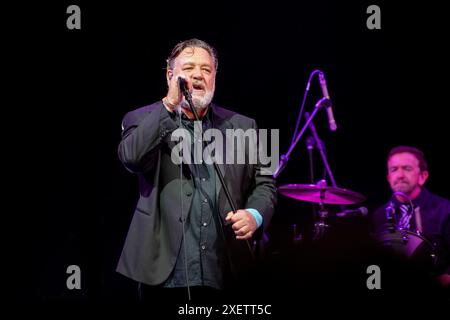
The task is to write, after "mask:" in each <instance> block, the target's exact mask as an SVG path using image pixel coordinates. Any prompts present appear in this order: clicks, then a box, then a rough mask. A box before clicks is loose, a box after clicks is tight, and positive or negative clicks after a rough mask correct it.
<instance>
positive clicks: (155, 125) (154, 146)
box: [118, 105, 177, 173]
mask: <svg viewBox="0 0 450 320" xmlns="http://www.w3.org/2000/svg"><path fill="white" fill-rule="evenodd" d="M176 128H177V126H176V123H175V121H174V120H173V119H172V118H171V117H170V115H169V113H168V112H167V110H165V109H164V107H163V106H162V105H160V106H158V107H156V108H154V109H153V110H151V111H149V112H137V111H132V112H129V113H127V114H126V115H125V117H124V119H123V121H122V140H121V142H120V144H119V150H118V153H119V159H120V161H121V162H122V163H123V165H124V166H125V167H126V168H127V169H128V170H129V171H131V172H134V173H143V172H146V171H149V170H151V169H152V168H153V167H154V165H155V163H156V156H157V154H158V152H159V150H160V148H161V145H162V144H163V142H164V141H165V140H166V139H167V138H168V136H170V133H172V132H173V131H174V130H175V129H176Z"/></svg>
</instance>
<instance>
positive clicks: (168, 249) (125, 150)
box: [117, 102, 276, 285]
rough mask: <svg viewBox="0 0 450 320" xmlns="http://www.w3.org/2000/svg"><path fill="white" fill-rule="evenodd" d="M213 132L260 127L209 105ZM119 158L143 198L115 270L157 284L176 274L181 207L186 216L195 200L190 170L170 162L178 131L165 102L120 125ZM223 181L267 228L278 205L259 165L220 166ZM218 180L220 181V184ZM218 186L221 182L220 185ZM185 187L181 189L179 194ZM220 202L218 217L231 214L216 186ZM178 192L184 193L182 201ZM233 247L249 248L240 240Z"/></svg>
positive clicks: (129, 115)
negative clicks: (134, 178) (174, 134)
mask: <svg viewBox="0 0 450 320" xmlns="http://www.w3.org/2000/svg"><path fill="white" fill-rule="evenodd" d="M211 108H212V109H211V111H212V120H213V125H214V127H215V128H217V129H220V130H221V131H222V133H223V134H224V136H223V137H224V142H225V130H226V129H233V128H234V129H237V128H240V129H243V130H244V131H245V130H247V129H249V128H256V122H255V121H254V120H253V119H250V118H247V117H245V116H242V115H240V114H237V113H235V112H232V111H229V110H226V109H223V108H221V107H218V106H216V105H213V104H212V105H211ZM122 128H123V131H122V141H121V142H120V145H119V158H120V160H121V161H122V163H123V164H124V166H125V167H126V168H127V169H128V170H129V171H131V172H133V173H136V174H137V176H138V179H139V192H140V197H139V200H138V203H137V206H136V209H135V212H134V215H133V219H132V221H131V225H130V228H129V231H128V235H127V238H126V241H125V245H124V248H123V251H122V254H121V257H120V260H119V263H118V266H117V271H118V272H119V273H121V274H123V275H125V276H127V277H129V278H131V279H134V280H136V281H139V282H142V283H145V284H149V285H157V284H161V283H162V282H164V281H165V280H166V279H167V277H168V276H169V274H170V272H171V271H172V269H173V267H174V265H175V262H176V259H177V254H178V252H179V249H180V246H181V241H182V221H181V205H183V208H182V209H183V214H184V215H186V214H187V213H189V209H190V206H191V200H192V198H193V197H192V195H193V181H192V177H191V170H190V169H189V166H188V165H183V179H182V180H181V179H180V166H179V165H176V164H174V163H173V162H172V160H171V149H172V148H173V146H174V145H175V142H172V141H170V134H171V133H172V132H173V131H174V130H175V129H177V123H176V121H174V120H173V119H172V118H171V117H170V115H169V113H168V111H167V110H166V109H165V107H164V106H163V104H162V102H156V103H154V104H152V105H149V106H145V107H142V108H140V109H137V110H134V111H131V112H129V113H127V114H126V115H125V117H124V119H123V123H122ZM219 167H220V169H221V171H222V173H223V175H224V178H225V182H226V184H227V186H228V188H229V191H230V193H231V196H232V198H233V199H234V201H235V203H236V205H237V207H238V209H245V208H254V209H257V210H258V211H259V212H260V213H261V215H262V216H263V226H261V227H260V228H259V229H258V231H259V234H261V229H262V230H264V229H266V228H267V226H268V224H269V222H270V219H271V217H272V214H273V212H274V206H275V204H276V187H275V182H274V180H273V178H272V177H271V176H268V175H261V174H260V173H259V168H260V165H259V164H254V165H253V164H246V165H243V164H236V165H231V164H224V165H219ZM216 180H217V181H218V180H219V179H216ZM218 183H220V182H219V181H218ZM181 188H182V189H181ZM216 189H217V190H219V191H218V192H217V195H216V196H217V203H218V208H219V212H220V215H221V216H222V218H223V219H224V218H225V215H226V214H227V213H228V212H229V211H231V208H230V206H229V204H228V201H227V198H226V195H225V192H224V191H223V190H222V188H221V187H220V185H218V188H216ZM180 190H182V191H183V193H182V198H181V197H180ZM223 221H224V220H223ZM229 241H231V242H234V244H233V246H230V248H232V250H235V249H234V248H236V246H238V247H241V248H242V247H244V246H246V243H245V241H242V240H236V239H235V238H234V237H230V239H229Z"/></svg>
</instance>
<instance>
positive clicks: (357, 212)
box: [336, 207, 369, 218]
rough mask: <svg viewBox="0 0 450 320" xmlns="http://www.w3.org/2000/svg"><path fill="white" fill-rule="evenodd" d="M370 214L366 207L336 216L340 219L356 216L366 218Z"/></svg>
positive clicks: (346, 211)
mask: <svg viewBox="0 0 450 320" xmlns="http://www.w3.org/2000/svg"><path fill="white" fill-rule="evenodd" d="M368 213H369V210H367V208H366V207H359V208H357V209H351V210H344V211H342V212H339V213H336V216H337V217H340V218H345V217H354V216H361V217H365V216H367V214H368Z"/></svg>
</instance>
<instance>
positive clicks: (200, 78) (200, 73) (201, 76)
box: [192, 68, 203, 80]
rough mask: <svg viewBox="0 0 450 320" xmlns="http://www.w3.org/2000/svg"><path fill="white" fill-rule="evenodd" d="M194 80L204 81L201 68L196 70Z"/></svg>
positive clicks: (193, 74) (193, 75)
mask: <svg viewBox="0 0 450 320" xmlns="http://www.w3.org/2000/svg"><path fill="white" fill-rule="evenodd" d="M192 79H194V80H202V79H203V75H202V72H201V71H200V68H195V69H194V72H193V73H192Z"/></svg>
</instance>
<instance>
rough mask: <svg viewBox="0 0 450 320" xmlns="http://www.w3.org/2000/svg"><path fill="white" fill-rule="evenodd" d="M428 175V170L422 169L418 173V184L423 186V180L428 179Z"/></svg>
mask: <svg viewBox="0 0 450 320" xmlns="http://www.w3.org/2000/svg"><path fill="white" fill-rule="evenodd" d="M428 176H429V174H428V171H422V172H421V173H420V174H419V181H418V182H419V185H420V186H423V185H424V184H425V182H426V181H427V179H428Z"/></svg>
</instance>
